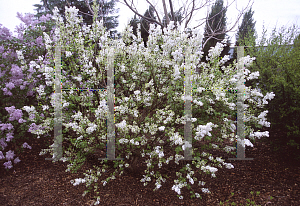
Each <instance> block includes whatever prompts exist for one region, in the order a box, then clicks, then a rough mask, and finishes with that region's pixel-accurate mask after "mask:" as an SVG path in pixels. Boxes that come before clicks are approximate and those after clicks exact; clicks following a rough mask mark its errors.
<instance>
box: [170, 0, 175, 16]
mask: <svg viewBox="0 0 300 206" xmlns="http://www.w3.org/2000/svg"><path fill="white" fill-rule="evenodd" d="M169 4H170V9H171V17H172V21H175V16H174V11H173V5H172V0H169Z"/></svg>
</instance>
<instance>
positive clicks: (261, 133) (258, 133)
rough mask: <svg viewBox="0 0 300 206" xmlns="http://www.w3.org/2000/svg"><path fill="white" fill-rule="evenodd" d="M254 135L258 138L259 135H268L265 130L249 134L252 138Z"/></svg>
mask: <svg viewBox="0 0 300 206" xmlns="http://www.w3.org/2000/svg"><path fill="white" fill-rule="evenodd" d="M254 136H255V137H258V139H260V138H261V137H263V136H265V137H269V131H265V132H254V133H251V134H250V135H249V137H250V138H254Z"/></svg>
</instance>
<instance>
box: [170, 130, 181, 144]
mask: <svg viewBox="0 0 300 206" xmlns="http://www.w3.org/2000/svg"><path fill="white" fill-rule="evenodd" d="M170 140H171V141H174V142H175V145H182V144H183V141H182V137H181V135H179V133H178V132H176V133H175V134H173V135H172V136H171V137H170Z"/></svg>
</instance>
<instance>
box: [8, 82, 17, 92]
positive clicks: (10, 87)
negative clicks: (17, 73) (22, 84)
mask: <svg viewBox="0 0 300 206" xmlns="http://www.w3.org/2000/svg"><path fill="white" fill-rule="evenodd" d="M6 87H7V88H9V89H10V90H12V89H13V88H15V85H14V83H12V82H9V83H6Z"/></svg>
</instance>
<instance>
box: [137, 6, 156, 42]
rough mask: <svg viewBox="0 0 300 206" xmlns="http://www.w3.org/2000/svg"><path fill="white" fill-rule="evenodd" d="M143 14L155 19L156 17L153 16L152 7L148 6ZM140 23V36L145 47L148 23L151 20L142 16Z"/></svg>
mask: <svg viewBox="0 0 300 206" xmlns="http://www.w3.org/2000/svg"><path fill="white" fill-rule="evenodd" d="M144 16H145V17H149V18H151V19H154V20H156V17H155V16H154V9H153V7H151V6H149V9H147V10H146V12H145V14H144ZM140 23H141V37H142V38H143V41H144V44H145V47H147V41H148V37H149V28H150V24H151V23H153V22H151V21H148V20H146V19H143V18H142V19H141V21H140ZM155 25H156V24H155Z"/></svg>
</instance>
